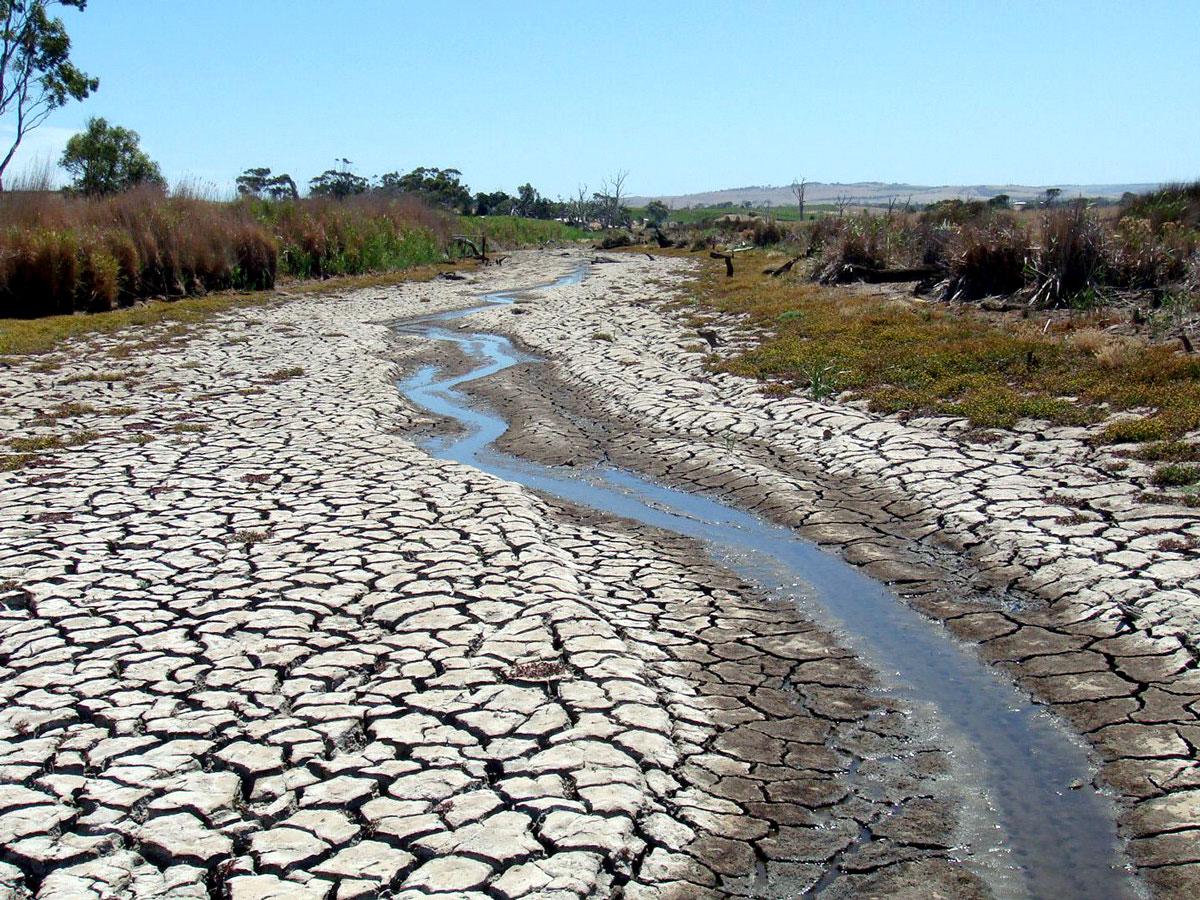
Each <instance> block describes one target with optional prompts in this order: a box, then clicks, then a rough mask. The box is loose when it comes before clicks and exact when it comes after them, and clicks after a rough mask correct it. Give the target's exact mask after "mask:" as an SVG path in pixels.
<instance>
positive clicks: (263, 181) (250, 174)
mask: <svg viewBox="0 0 1200 900" xmlns="http://www.w3.org/2000/svg"><path fill="white" fill-rule="evenodd" d="M236 183H237V192H238V193H239V194H240V195H242V196H243V197H257V198H258V199H260V200H262V199H267V200H298V199H299V198H300V192H299V191H298V190H296V182H295V181H293V180H292V176H291V175H289V174H287V173H286V172H284V173H282V174H279V175H272V174H271V170H270V169H269V168H267V167H266V166H263V167H259V168H254V169H247V170H246V171H245V172H243V173H242V174H241V175H239V176H238V177H237V182H236Z"/></svg>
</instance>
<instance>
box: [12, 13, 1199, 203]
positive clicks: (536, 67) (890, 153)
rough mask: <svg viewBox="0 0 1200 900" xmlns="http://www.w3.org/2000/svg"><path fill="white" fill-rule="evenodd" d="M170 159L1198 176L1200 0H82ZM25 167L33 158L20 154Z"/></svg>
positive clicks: (730, 173)
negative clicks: (541, 0)
mask: <svg viewBox="0 0 1200 900" xmlns="http://www.w3.org/2000/svg"><path fill="white" fill-rule="evenodd" d="M63 17H64V19H65V20H66V21H67V23H68V28H69V31H70V33H71V35H72V39H73V42H74V47H75V49H74V56H75V59H76V61H77V62H78V64H79V65H80V66H81V67H82V68H84V69H85V70H86V71H87V72H88V73H89V74H93V75H96V76H98V77H99V78H100V90H99V91H98V92H97V93H96V94H95V95H94V97H93V98H91V99H89V100H87V101H86V102H84V103H82V104H72V105H70V106H68V107H66V108H64V109H62V110H59V111H58V112H57V113H55V115H54V116H53V117H52V119H51V120H50V121H49V122H48V123H47V125H46V126H44V127H43V129H42V132H41V133H40V134H37V135H36V136H35V137H34V138H33V139H31V140H30V141H29V145H30V146H29V148H28V151H27V152H26V154H25V158H26V159H27V160H28V159H30V158H31V157H34V156H37V155H38V154H42V156H43V157H44V156H45V155H47V154H50V153H53V154H55V156H56V155H57V153H58V152H59V151H60V150H61V147H62V144H63V143H64V142H65V140H66V137H67V136H68V135H69V134H70V133H71V132H72V131H75V130H78V129H80V128H81V127H82V126H83V125H84V123H85V122H86V120H87V118H88V117H89V116H93V115H99V116H104V117H106V118H107V119H108V120H109V121H110V122H113V123H116V124H120V125H124V126H126V127H129V128H133V129H134V130H136V131H138V132H139V133H140V134H141V136H142V144H143V146H144V148H145V149H146V150H148V151H149V153H150V154H151V156H153V157H154V158H155V159H156V160H158V162H159V163H160V164H161V165H162V168H163V171H164V173H165V174H166V175H167V177H168V179H170V180H172V181H174V180H176V179H178V178H179V177H181V176H184V175H190V176H193V177H196V178H199V179H201V180H206V181H212V182H214V183H216V184H217V185H218V186H219V187H221V188H228V187H230V186H231V185H232V181H233V178H234V177H235V176H236V175H237V174H238V173H240V172H241V171H242V170H243V169H245V168H247V167H249V166H270V167H272V168H273V169H274V170H275V171H276V172H280V171H286V172H289V173H291V174H292V175H293V176H294V177H295V178H296V180H297V182H299V183H301V184H302V185H303V183H305V182H306V181H307V180H308V179H309V178H310V177H312V176H313V175H315V174H318V173H319V172H321V171H322V170H324V169H326V168H329V167H330V166H332V165H333V164H334V161H335V159H337V158H339V157H343V156H344V157H348V158H349V159H351V160H353V161H354V170H355V171H357V172H358V173H359V174H361V175H368V176H371V175H379V174H382V173H384V172H388V171H393V170H399V171H402V172H404V171H408V170H410V169H412V168H414V167H416V166H418V165H428V166H439V167H445V166H453V167H455V168H458V169H460V170H462V172H463V176H464V179H465V180H466V181H467V182H468V183H469V184H470V185H471V186H472V188H473V189H475V190H494V189H506V190H509V191H512V190H514V189H515V188H516V186H517V185H519V184H521V183H524V182H525V181H532V182H533V184H534V185H535V186H536V187H538V188H539V189H540V190H541V191H542V192H543V193H544V194H547V195H549V196H555V195H558V194H562V195H567V194H570V193H572V192H573V191H574V190H575V188H576V186H577V185H578V184H580V183H587V184H589V185H591V186H592V187H597V186H598V184H599V181H600V179H601V178H602V177H604V176H605V175H607V174H610V173H612V172H613V171H615V170H617V169H627V170H629V172H630V176H629V181H628V187H629V189H630V191H631V192H632V193H635V194H648V193H654V194H666V193H685V192H693V191H702V190H713V189H718V188H723V187H738V186H743V185H750V184H785V183H788V182H790V181H791V179H792V178H793V176H797V175H804V176H806V177H807V178H808V179H809V180H810V181H843V182H850V181H874V180H879V181H906V182H910V183H920V184H978V183H1008V182H1016V183H1025V184H1060V183H1100V182H1104V183H1114V182H1144V181H1162V180H1169V179H1182V178H1188V179H1193V178H1197V177H1200V61H1198V60H1200V49H1198V46H1200V0H1177V2H1165V0H1160V2H1154V0H1135V2H1129V0H1125V2H1107V0H1091V2H1073V0H1049V2H1047V0H1039V2H1025V0H991V2H970V0H949V2H917V0H912V2H885V0H874V2H868V0H859V2H854V0H846V2H833V0H830V2H766V0H757V2H755V0H747V2H722V3H718V2H704V0H688V2H674V0H641V2H625V0H604V2H577V0H561V2H554V3H551V2H544V3H536V2H522V0H507V2H489V3H476V2H470V0H453V2H450V0H446V2H441V3H430V2H404V0H354V2H351V0H90V2H89V3H88V6H87V9H86V11H85V12H83V13H78V14H77V13H75V12H73V11H67V12H65V13H64V14H63ZM18 168H20V166H19V165H18V166H17V167H15V168H14V170H13V171H16V169H18Z"/></svg>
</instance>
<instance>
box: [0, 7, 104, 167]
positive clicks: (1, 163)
mask: <svg viewBox="0 0 1200 900" xmlns="http://www.w3.org/2000/svg"><path fill="white" fill-rule="evenodd" d="M55 5H57V6H64V7H66V6H70V7H74V8H75V9H79V10H82V9H83V8H84V7H85V6H87V0H0V121H5V122H9V123H10V124H11V127H12V129H13V140H12V144H11V145H10V146H9V148H8V152H7V153H5V155H4V157H3V159H0V184H2V183H3V178H4V172H5V170H6V169H7V168H8V165H9V163H11V162H12V159H13V155H14V154H15V153H16V152H17V148H18V147H19V146H21V141H22V140H23V139H24V137H25V135H26V134H28V133H29V132H30V131H31V130H33V129H34V128H37V127H38V126H39V125H41V124H42V123H43V122H44V121H45V120H46V117H47V116H48V115H50V113H51V112H53V111H54V110H56V109H58V108H59V107H60V106H64V105H65V104H66V103H67V101H68V100H82V99H84V98H85V97H87V96H88V95H89V94H90V93H91V92H92V91H94V90H96V89H97V88H98V87H99V86H100V81H99V79H96V78H91V77H89V76H88V75H86V74H85V73H83V72H81V71H80V70H79V69H78V68H76V66H75V64H74V63H72V62H71V59H70V53H71V39H70V38H69V37H68V36H67V29H66V27H65V26H64V25H63V22H62V19H59V18H57V17H52V16H51V15H50V12H49V9H50V7H51V6H55Z"/></svg>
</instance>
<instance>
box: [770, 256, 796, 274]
mask: <svg viewBox="0 0 1200 900" xmlns="http://www.w3.org/2000/svg"><path fill="white" fill-rule="evenodd" d="M803 258H804V257H802V256H797V257H794V258H792V259H789V260H788V261H787V262H785V263H784V264H783V265H782V266H780V267H779V268H777V269H764V270H763V274H764V275H770V276H771V277H772V278H778V277H779V276H780V275H783V274H786V273H787V272H790V271H792V266H794V265H795V264H796V263H798V262H800V260H801V259H803Z"/></svg>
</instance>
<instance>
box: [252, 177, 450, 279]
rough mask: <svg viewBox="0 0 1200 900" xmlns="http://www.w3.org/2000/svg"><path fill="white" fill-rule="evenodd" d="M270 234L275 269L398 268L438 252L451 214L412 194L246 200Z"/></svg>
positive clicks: (313, 272)
mask: <svg viewBox="0 0 1200 900" xmlns="http://www.w3.org/2000/svg"><path fill="white" fill-rule="evenodd" d="M245 206H246V208H248V209H251V210H252V211H253V213H254V215H255V217H256V218H257V219H258V220H259V221H261V222H262V223H263V224H264V225H266V226H267V227H268V228H269V229H270V230H271V231H272V232H273V234H274V236H275V239H276V241H277V243H278V245H279V267H280V269H281V271H283V272H285V273H286V274H288V275H293V276H295V277H298V278H328V277H331V276H335V275H360V274H363V273H367V272H386V271H391V270H395V269H404V268H408V267H410V266H415V265H421V264H423V263H431V262H436V261H438V260H441V259H443V258H444V256H445V253H446V249H447V247H448V246H449V243H450V232H451V230H452V229H451V220H450V218H449V217H448V216H446V215H444V214H442V213H439V212H436V211H434V210H431V209H430V208H429V207H427V206H426V205H425V204H423V203H422V202H421V201H419V200H417V199H415V198H412V197H387V196H382V195H375V194H365V195H358V196H354V197H349V198H347V199H345V200H334V199H308V200H293V201H285V202H271V201H248V202H247V203H246V204H245Z"/></svg>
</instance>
